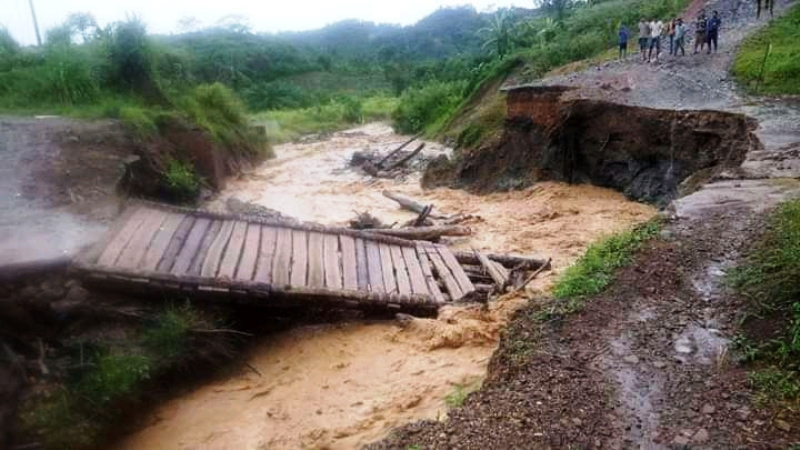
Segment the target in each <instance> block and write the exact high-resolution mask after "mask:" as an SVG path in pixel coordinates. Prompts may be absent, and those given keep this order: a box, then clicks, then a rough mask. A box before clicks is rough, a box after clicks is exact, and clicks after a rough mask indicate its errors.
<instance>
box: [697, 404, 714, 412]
mask: <svg viewBox="0 0 800 450" xmlns="http://www.w3.org/2000/svg"><path fill="white" fill-rule="evenodd" d="M716 410H717V408H714V407H713V406H712V405H709V404H708V403H706V404H705V405H703V408H702V409H701V410H700V411H701V412H702V413H703V414H714V411H716Z"/></svg>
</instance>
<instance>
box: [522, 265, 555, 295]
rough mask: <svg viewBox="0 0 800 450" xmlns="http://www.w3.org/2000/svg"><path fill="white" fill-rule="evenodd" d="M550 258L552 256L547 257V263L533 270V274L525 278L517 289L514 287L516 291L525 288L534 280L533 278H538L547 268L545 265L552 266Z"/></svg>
mask: <svg viewBox="0 0 800 450" xmlns="http://www.w3.org/2000/svg"><path fill="white" fill-rule="evenodd" d="M550 259H551V258H547V263H546V264H543V265H542V266H541V267H539V268H538V269H536V271H535V272H533V273H532V274H531V276H529V277H528V279H527V280H525V281H524V282H523V283H522V284H521V285H519V286H518V287H517V288H516V289H514V292H517V291H521V290H523V289H525V286H527V285H528V283H530V282H531V281H533V279H534V278H536V276H537V275H539V274H540V273H541V272H542V271H543V270H544V269H545V267H550Z"/></svg>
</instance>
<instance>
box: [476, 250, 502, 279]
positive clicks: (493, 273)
mask: <svg viewBox="0 0 800 450" xmlns="http://www.w3.org/2000/svg"><path fill="white" fill-rule="evenodd" d="M473 251H474V252H475V256H477V257H478V261H480V262H481V266H482V267H483V270H484V271H486V273H487V274H489V276H490V277H492V280H493V281H494V284H496V285H497V286H498V287H501V288H502V287H503V286H505V285H506V282H507V281H508V271H506V268H505V267H503V266H501V265H500V264H499V263H496V262H494V261H491V260H489V258H487V257H486V255H484V254H483V253H481V252H479V251H477V250H473ZM498 266H499V267H500V268H502V269H503V271H500V270H499V269H498ZM503 272H505V273H503Z"/></svg>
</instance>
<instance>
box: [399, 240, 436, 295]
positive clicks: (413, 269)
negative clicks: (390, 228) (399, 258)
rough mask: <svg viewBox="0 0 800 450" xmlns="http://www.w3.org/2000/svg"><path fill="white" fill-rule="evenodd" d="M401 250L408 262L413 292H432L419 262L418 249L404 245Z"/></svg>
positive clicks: (407, 266)
mask: <svg viewBox="0 0 800 450" xmlns="http://www.w3.org/2000/svg"><path fill="white" fill-rule="evenodd" d="M401 251H402V252H403V259H404V260H405V262H406V268H407V269H408V279H409V282H410V283H411V292H412V293H414V294H430V289H428V282H427V280H426V279H425V274H424V273H423V272H422V267H420V264H419V258H418V257H417V251H416V250H415V249H414V248H413V247H402V248H401Z"/></svg>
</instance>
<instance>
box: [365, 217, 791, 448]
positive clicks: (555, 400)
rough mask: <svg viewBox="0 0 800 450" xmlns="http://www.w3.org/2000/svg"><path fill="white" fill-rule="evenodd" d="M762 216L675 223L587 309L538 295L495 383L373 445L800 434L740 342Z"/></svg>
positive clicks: (560, 444) (741, 439)
mask: <svg viewBox="0 0 800 450" xmlns="http://www.w3.org/2000/svg"><path fill="white" fill-rule="evenodd" d="M762 217H763V216H762V215H761V214H755V213H753V211H752V210H749V209H745V208H728V210H727V211H725V210H724V208H720V210H718V211H717V212H715V213H714V214H713V215H710V216H706V217H703V218H701V219H699V220H678V221H675V222H673V223H671V224H669V225H668V226H667V227H666V228H665V230H664V231H663V232H662V233H661V237H660V238H659V239H656V240H654V241H651V242H650V243H649V244H648V245H647V246H646V248H645V249H643V250H642V251H641V252H640V254H639V255H638V257H637V258H636V261H635V263H634V264H632V265H631V266H629V267H627V268H624V269H622V270H621V271H620V272H619V273H618V275H617V278H616V280H615V282H614V283H613V285H612V287H611V288H610V289H609V290H608V291H607V292H605V293H604V294H601V295H599V296H597V297H595V298H591V299H589V300H588V301H587V304H586V306H585V308H584V309H583V310H582V311H581V312H579V313H576V314H572V315H568V316H555V317H549V318H547V317H546V316H545V313H546V312H547V311H549V310H550V307H545V310H544V311H543V310H542V307H541V306H538V305H539V304H541V303H540V302H532V304H531V305H530V306H529V307H527V308H525V309H523V310H521V311H519V312H518V313H517V315H516V316H515V318H514V319H513V321H512V322H511V324H510V326H509V328H508V331H507V333H506V334H505V336H504V337H503V339H502V341H501V343H500V348H499V350H498V351H497V352H496V353H495V355H494V357H493V359H492V362H491V364H490V370H489V375H488V378H487V380H486V382H485V383H484V387H483V388H482V389H481V390H480V391H478V392H476V393H473V394H471V395H470V396H469V397H468V398H467V400H466V402H465V404H464V405H463V406H462V407H459V408H456V409H454V410H452V411H450V413H449V419H448V420H446V421H443V422H431V421H428V422H420V423H415V424H411V425H409V426H406V427H404V428H401V429H399V430H396V431H395V432H394V433H393V434H392V435H391V436H390V437H389V438H388V439H386V440H385V441H383V442H380V443H376V444H374V445H372V446H371V447H370V448H373V449H390V448H391V449H395V448H398V449H406V448H409V446H418V448H420V449H445V448H446V449H486V448H497V449H505V448H542V449H550V448H553V449H555V448H598V449H599V448H603V449H606V448H648V449H650V448H714V449H731V448H748V449H750V448H786V447H787V445H788V444H789V443H791V442H796V441H798V440H800V439H798V431H800V415H798V413H797V412H791V411H782V412H780V413H775V412H773V411H771V410H769V409H764V408H760V407H759V406H758V405H756V404H755V402H754V399H753V392H752V391H751V389H750V387H749V385H748V382H747V374H746V370H745V368H744V367H742V366H740V365H739V364H738V363H737V360H738V359H737V356H736V355H735V354H734V350H733V349H732V348H730V346H729V345H728V344H729V340H730V339H731V338H732V337H733V336H735V335H736V334H737V332H738V331H739V330H738V329H737V323H738V322H737V320H738V319H739V318H740V317H739V316H740V313H739V311H742V310H743V308H742V300H741V299H739V298H737V296H736V295H734V294H732V293H731V292H729V291H728V290H727V288H725V285H724V280H723V278H724V271H725V270H726V269H727V268H729V267H730V266H732V265H734V264H736V263H737V262H738V261H739V259H740V258H741V257H740V255H741V253H742V251H743V250H744V249H746V248H747V246H748V244H749V243H750V242H751V241H752V240H753V239H755V237H756V236H757V235H758V234H759V232H760V230H761V228H762V226H761V225H762V220H763V219H762ZM533 303H536V305H535V304H533ZM776 419H780V421H777V422H776ZM776 424H779V425H780V426H781V427H783V428H784V429H780V428H778V427H776ZM787 424H788V426H789V428H788V430H786V425H787Z"/></svg>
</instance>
